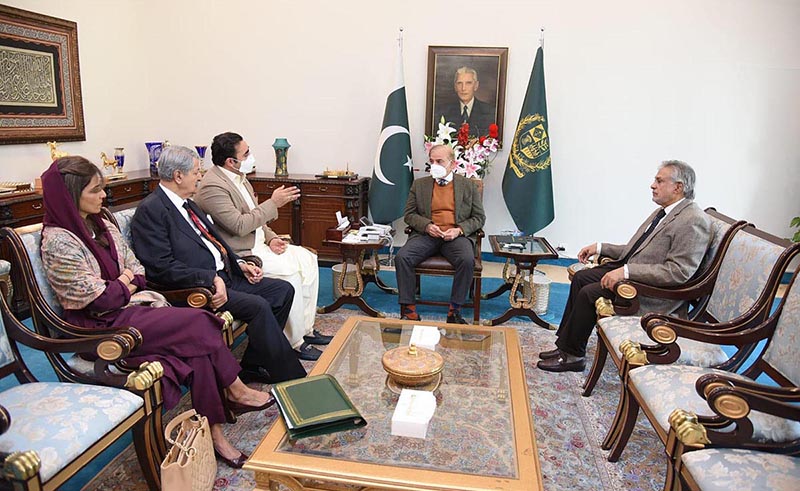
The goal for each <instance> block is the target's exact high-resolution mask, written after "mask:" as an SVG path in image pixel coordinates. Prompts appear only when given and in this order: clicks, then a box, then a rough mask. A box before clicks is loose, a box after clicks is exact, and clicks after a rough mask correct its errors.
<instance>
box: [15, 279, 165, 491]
mask: <svg viewBox="0 0 800 491" xmlns="http://www.w3.org/2000/svg"><path fill="white" fill-rule="evenodd" d="M3 293H4V294H5V293H6V292H5V289H4V291H3ZM0 314H1V315H0V376H2V377H7V376H9V375H14V376H15V377H16V378H17V380H18V381H19V382H20V385H17V386H14V387H12V388H10V389H7V390H5V391H3V392H0V459H2V460H3V472H2V477H0V483H3V482H5V484H6V486H3V485H2V484H0V487H8V488H13V489H19V490H56V489H58V488H59V487H60V486H61V485H62V484H63V483H64V482H65V481H66V480H67V479H69V478H70V477H71V476H73V475H74V474H75V473H76V472H78V471H79V470H80V469H81V468H83V466H84V465H86V464H87V463H88V462H89V461H91V460H92V459H94V458H95V457H96V456H97V455H99V454H100V453H101V452H103V451H104V450H105V449H106V448H108V447H109V446H110V445H111V444H112V443H114V442H115V441H116V440H117V439H119V437H120V436H122V435H123V434H125V433H126V432H127V431H129V430H130V431H132V433H133V442H134V446H135V448H136V455H137V457H138V459H139V464H140V465H141V467H142V471H143V473H144V476H145V478H146V480H147V485H148V487H149V489H151V490H153V491H155V490H158V489H160V476H159V464H160V462H161V460H162V459H163V448H164V437H163V433H162V432H161V427H160V414H161V382H160V380H159V379H160V378H161V376H162V374H163V369H162V367H161V364H160V363H158V362H155V363H145V364H142V366H141V367H139V369H137V370H134V371H131V372H129V373H127V374H122V373H120V372H119V371H114V370H112V369H111V367H112V365H113V364H115V363H118V362H120V361H121V360H122V359H123V358H124V357H125V356H127V355H128V354H129V353H130V352H132V351H134V350H135V349H136V348H137V347H138V346H139V345H140V343H141V335H140V334H139V332H138V331H137V330H136V329H133V328H119V329H115V330H114V331H113V332H111V330H108V331H109V332H106V333H103V334H99V335H98V334H95V335H90V334H88V333H87V334H85V335H84V336H81V337H78V338H73V339H54V338H51V337H47V336H42V335H40V334H36V333H34V332H32V331H30V330H29V329H28V328H26V327H25V326H24V325H22V324H21V323H20V322H19V321H18V320H17V319H16V318H15V317H14V316H13V315H12V314H11V313H10V311H9V309H8V305H7V303H6V301H5V298H4V297H2V298H0ZM17 343H21V344H24V345H26V346H29V347H31V348H33V349H37V350H40V351H44V352H45V353H46V354H47V357H48V358H49V359H50V361H51V363H53V367H54V368H55V370H56V374H57V376H58V378H59V380H60V382H39V381H38V380H37V379H36V378H35V377H34V376H33V374H32V373H31V372H30V371H29V370H28V368H27V366H26V365H25V362H24V361H23V360H22V358H21V356H20V353H19V350H18V347H17ZM73 353H85V354H89V355H92V356H93V357H96V358H97V360H96V361H95V362H93V371H92V373H89V374H87V373H80V372H77V371H75V370H73V369H72V368H71V367H70V366H69V364H67V362H66V361H65V357H66V356H69V355H71V354H73ZM156 415H158V418H156Z"/></svg>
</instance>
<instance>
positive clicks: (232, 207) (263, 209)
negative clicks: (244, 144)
mask: <svg viewBox="0 0 800 491" xmlns="http://www.w3.org/2000/svg"><path fill="white" fill-rule="evenodd" d="M244 187H245V189H247V192H248V193H250V196H252V197H253V202H254V203H258V198H256V196H255V192H254V191H253V186H252V185H251V184H250V182H249V181H248V180H247V179H245V181H244ZM194 201H195V203H197V205H198V206H199V207H200V208H201V209H202V210H203V211H204V212H206V213H207V214H209V215H210V216H211V218H212V219H213V220H214V224H215V225H216V227H217V231H218V232H219V234H220V235H221V236H223V238H224V239H225V242H227V243H228V245H230V246H231V248H232V249H233V250H234V251H235V252H236V254H238V255H240V256H247V255H249V254H251V251H252V249H253V246H254V245H255V241H256V229H257V228H258V227H263V229H264V236H265V239H266V242H267V243H269V241H270V240H271V239H272V238H273V237H275V236H276V235H277V234H276V233H275V232H274V231H273V230H272V229H271V228H269V227H268V226H267V223H269V222H271V221H272V220H275V219H276V218H278V209H277V207H275V203H273V202H272V200H267V201H264V202H263V203H261V204H260V205H258V206H256V207H255V208H253V209H252V210H251V209H250V207H249V206H248V205H247V202H245V200H244V198H243V197H242V195H241V194H240V193H239V190H238V189H236V186H235V185H234V184H233V183H232V182H231V181H230V179H228V177H227V176H226V175H225V174H224V173H223V172H222V170H221V169H220V168H219V166H216V165H214V166H212V167H211V169H209V171H208V172H206V175H205V176H203V181H202V182H201V183H200V190H199V191H198V192H197V195H196V196H195V197H194Z"/></svg>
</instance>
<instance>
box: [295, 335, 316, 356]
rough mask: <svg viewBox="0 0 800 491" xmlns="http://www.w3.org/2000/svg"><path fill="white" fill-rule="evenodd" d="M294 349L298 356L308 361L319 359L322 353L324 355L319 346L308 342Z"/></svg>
mask: <svg viewBox="0 0 800 491" xmlns="http://www.w3.org/2000/svg"><path fill="white" fill-rule="evenodd" d="M303 337H305V336H303ZM294 351H295V353H297V357H298V358H300V359H301V360H307V361H317V360H319V357H320V355H322V351H320V350H318V349H317V348H315V347H313V346H311V345H310V344H308V343H303V344H302V345H301V346H300V347H299V348H297V349H296V350H294Z"/></svg>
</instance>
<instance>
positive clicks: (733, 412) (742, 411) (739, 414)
mask: <svg viewBox="0 0 800 491" xmlns="http://www.w3.org/2000/svg"><path fill="white" fill-rule="evenodd" d="M714 409H716V410H717V412H718V413H719V414H721V415H723V416H725V417H726V418H730V419H741V418H744V417H745V416H747V415H748V414H750V404H748V403H747V401H745V400H744V399H742V398H741V397H739V396H737V395H733V394H724V395H721V396H719V397H718V398H717V399H715V400H714Z"/></svg>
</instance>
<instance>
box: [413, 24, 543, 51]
mask: <svg viewBox="0 0 800 491" xmlns="http://www.w3.org/2000/svg"><path fill="white" fill-rule="evenodd" d="M400 30H401V31H402V29H400ZM539 47H540V48H542V49H544V27H540V28H539Z"/></svg>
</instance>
